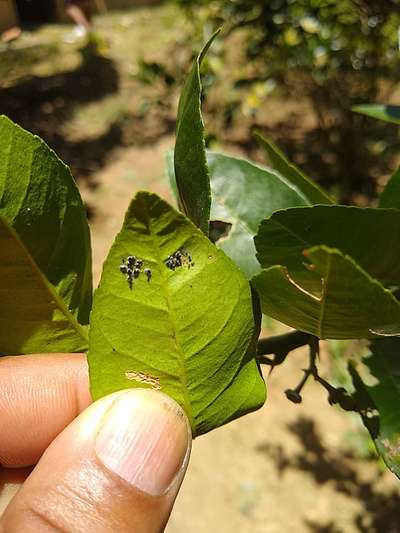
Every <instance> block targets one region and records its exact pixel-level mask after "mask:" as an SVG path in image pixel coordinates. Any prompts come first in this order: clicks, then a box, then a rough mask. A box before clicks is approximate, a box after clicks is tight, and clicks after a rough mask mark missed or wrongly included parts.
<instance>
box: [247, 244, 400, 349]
mask: <svg viewBox="0 0 400 533" xmlns="http://www.w3.org/2000/svg"><path fill="white" fill-rule="evenodd" d="M304 259H305V260H306V261H307V262H308V265H307V266H308V269H309V276H308V277H307V278H306V277H302V276H299V275H298V273H297V272H296V273H295V274H294V275H292V273H290V272H288V270H287V269H286V268H285V267H284V266H273V267H271V268H268V269H267V270H263V271H262V272H261V274H259V275H258V276H256V277H255V278H253V285H254V287H255V288H256V290H257V292H258V294H259V296H260V300H261V309H262V311H263V313H265V314H266V315H269V316H272V317H273V318H276V319H277V320H280V321H281V322H283V323H285V324H287V325H288V326H291V327H293V328H295V329H299V330H301V331H305V332H307V333H311V334H313V335H316V336H317V337H319V338H321V339H357V338H368V337H372V336H374V335H386V334H391V335H399V334H400V304H399V302H398V301H397V300H396V299H395V298H394V296H393V295H392V293H391V292H390V291H389V290H387V289H384V287H383V286H382V285H381V284H380V283H379V282H378V281H376V280H374V279H372V278H371V277H370V276H369V275H368V274H367V273H366V272H365V271H364V270H362V269H361V268H360V267H359V266H358V265H357V264H356V263H355V261H354V260H353V259H352V258H350V257H348V256H344V255H343V254H342V253H341V252H340V251H339V250H334V249H330V248H328V247H326V246H318V247H314V248H311V249H309V250H306V251H305V252H304ZM304 269H305V267H304Z"/></svg>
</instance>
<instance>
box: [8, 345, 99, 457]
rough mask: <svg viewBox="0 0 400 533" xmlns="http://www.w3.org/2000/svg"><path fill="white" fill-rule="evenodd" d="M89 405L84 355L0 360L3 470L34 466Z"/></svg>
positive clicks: (14, 357)
mask: <svg viewBox="0 0 400 533" xmlns="http://www.w3.org/2000/svg"><path fill="white" fill-rule="evenodd" d="M90 403H91V399H90V394H89V379H88V370H87V362H86V356H85V355H84V354H48V355H26V356H25V355H20V356H13V357H2V358H0V466H5V467H23V466H30V465H33V464H35V463H36V462H37V461H38V460H39V458H40V456H41V455H42V453H43V452H44V450H45V449H46V448H47V446H48V445H49V444H50V443H51V442H52V440H53V439H54V438H55V437H56V436H57V435H58V434H59V433H60V432H61V431H62V430H63V429H64V428H65V427H66V426H67V425H68V424H69V423H70V422H71V421H72V420H73V419H74V418H75V417H76V416H77V415H78V414H79V413H80V412H81V411H82V410H83V409H85V408H86V407H87V406H88V405H89V404H90Z"/></svg>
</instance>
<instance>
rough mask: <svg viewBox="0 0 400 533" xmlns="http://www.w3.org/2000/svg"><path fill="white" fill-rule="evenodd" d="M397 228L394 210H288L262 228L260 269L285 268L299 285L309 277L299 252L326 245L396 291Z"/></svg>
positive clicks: (399, 280)
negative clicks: (352, 260)
mask: <svg viewBox="0 0 400 533" xmlns="http://www.w3.org/2000/svg"><path fill="white" fill-rule="evenodd" d="M399 227H400V211H398V210H395V209H372V208H360V207H349V206H339V205H335V206H321V205H319V206H314V207H303V208H293V209H287V210H285V211H279V212H277V213H275V214H273V215H272V216H271V217H270V218H269V219H267V220H264V221H263V222H262V224H261V225H260V228H259V231H258V234H257V235H256V237H255V243H256V248H257V252H258V255H257V257H258V260H259V261H260V264H261V265H262V267H263V268H267V267H269V266H272V265H284V266H285V267H286V268H287V269H288V270H289V272H290V273H291V274H293V275H294V276H295V277H296V278H297V279H299V280H300V281H301V282H303V281H304V280H305V279H307V277H308V276H310V275H312V273H310V272H309V271H308V270H307V269H306V268H305V267H304V257H303V255H302V253H303V251H304V250H305V249H307V248H311V247H312V246H318V245H326V246H329V247H331V248H338V249H339V250H340V251H341V252H343V253H344V254H346V255H349V256H351V257H352V258H353V259H354V260H355V261H357V262H358V263H359V265H360V266H361V267H362V268H363V269H364V270H366V271H367V272H368V273H369V274H370V275H371V276H373V277H376V278H378V279H379V280H380V281H381V282H382V283H383V284H384V285H386V286H389V287H390V286H393V285H394V286H399V285H400V263H399V261H398V250H399V249H400V233H399V231H398V228H399ZM371 243H373V245H372V246H371Z"/></svg>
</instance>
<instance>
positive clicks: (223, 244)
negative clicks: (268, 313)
mask: <svg viewBox="0 0 400 533" xmlns="http://www.w3.org/2000/svg"><path fill="white" fill-rule="evenodd" d="M206 156H207V165H208V171H209V174H210V181H211V192H212V194H211V197H212V203H211V215H210V216H211V221H212V224H213V223H215V222H223V223H224V224H228V229H227V230H226V232H225V233H224V235H223V236H222V237H221V238H219V239H218V240H217V245H218V247H219V248H221V249H222V250H224V252H225V253H226V254H227V255H228V256H229V257H230V258H231V259H233V261H234V262H235V263H236V264H237V265H238V267H239V268H240V269H241V270H242V271H243V273H244V274H245V275H246V277H247V278H248V279H250V278H251V277H252V276H253V275H254V274H257V273H258V272H259V271H260V265H259V263H258V261H257V258H256V249H255V246H254V241H253V237H254V235H255V234H256V233H257V229H258V226H259V224H260V222H261V221H262V220H263V219H264V218H266V217H269V216H270V215H272V213H273V212H274V211H276V210H278V209H282V208H285V207H289V206H290V207H294V206H305V205H310V204H311V203H312V202H311V201H310V200H309V198H308V197H307V196H306V194H303V192H302V191H301V189H299V188H298V187H297V186H296V185H295V184H293V183H289V182H288V180H287V179H286V178H284V177H283V176H282V175H281V174H279V173H278V172H275V171H273V170H271V169H268V168H265V167H262V166H261V165H256V164H255V163H252V162H251V161H246V160H245V159H240V158H237V157H232V156H228V155H225V154H222V153H217V152H211V151H207V152H206ZM167 171H168V175H169V178H170V182H171V186H172V188H173V190H174V191H176V182H175V175H174V169H173V165H172V164H171V157H170V156H169V157H168V159H167ZM238 198H240V199H241V201H240V202H238Z"/></svg>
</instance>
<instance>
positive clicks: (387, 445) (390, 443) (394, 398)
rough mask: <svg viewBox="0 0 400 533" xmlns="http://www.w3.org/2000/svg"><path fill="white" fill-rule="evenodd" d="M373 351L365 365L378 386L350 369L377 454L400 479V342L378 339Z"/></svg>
mask: <svg viewBox="0 0 400 533" xmlns="http://www.w3.org/2000/svg"><path fill="white" fill-rule="evenodd" d="M371 351H372V355H371V356H370V357H368V358H366V359H364V360H363V362H364V363H365V364H366V366H367V367H368V368H369V370H370V373H371V375H372V377H373V378H374V379H375V380H376V384H374V385H367V384H365V383H364V382H363V380H362V378H361V376H360V374H359V373H358V372H357V370H356V368H355V367H353V366H350V368H349V370H350V373H351V375H352V378H353V383H354V386H355V389H356V395H355V398H356V401H357V403H358V405H359V406H360V411H361V416H362V419H363V421H364V424H365V426H366V427H367V429H368V430H369V432H370V434H371V437H372V438H373V440H374V442H375V445H376V448H377V450H378V453H379V454H380V455H381V456H382V458H383V460H384V461H385V463H386V465H387V466H388V468H389V469H390V470H391V471H392V472H393V473H394V474H396V476H397V477H399V478H400V416H399V412H398V405H399V403H400V339H399V338H391V339H382V340H376V341H374V342H373V343H372V344H371Z"/></svg>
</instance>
